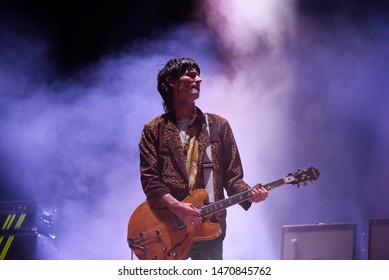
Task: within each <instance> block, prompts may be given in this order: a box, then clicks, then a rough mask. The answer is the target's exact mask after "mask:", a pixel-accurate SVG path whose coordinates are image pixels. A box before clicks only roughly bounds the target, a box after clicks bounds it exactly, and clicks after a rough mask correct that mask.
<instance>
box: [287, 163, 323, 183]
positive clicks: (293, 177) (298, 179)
mask: <svg viewBox="0 0 389 280" xmlns="http://www.w3.org/2000/svg"><path fill="white" fill-rule="evenodd" d="M319 175H320V172H319V170H318V169H316V168H314V167H309V168H306V169H299V170H297V171H296V172H294V173H290V174H288V176H287V183H288V184H292V185H297V187H299V188H300V187H301V184H303V185H304V186H305V185H307V183H308V182H309V183H312V181H315V180H317V179H318V178H319Z"/></svg>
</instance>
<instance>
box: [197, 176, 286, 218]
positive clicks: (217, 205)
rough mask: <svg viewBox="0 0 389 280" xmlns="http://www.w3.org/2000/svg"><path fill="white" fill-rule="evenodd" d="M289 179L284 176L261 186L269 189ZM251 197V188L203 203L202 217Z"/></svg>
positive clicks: (283, 183)
mask: <svg viewBox="0 0 389 280" xmlns="http://www.w3.org/2000/svg"><path fill="white" fill-rule="evenodd" d="M289 182H290V180H289V179H288V177H284V178H281V179H278V180H275V181H273V182H270V183H268V184H265V185H262V187H263V188H265V189H266V190H268V191H270V190H272V189H275V188H277V187H280V186H282V185H285V184H288V183H289ZM251 197H252V193H251V189H249V190H246V191H244V192H241V193H238V194H236V195H233V196H230V197H229V198H226V199H223V200H219V201H216V202H214V203H211V204H208V205H205V206H203V207H202V208H201V211H202V215H203V217H206V216H209V215H211V214H213V213H216V212H219V211H220V210H223V209H226V208H228V207H230V206H232V205H235V204H238V203H241V202H243V201H246V200H249V199H250V198H251Z"/></svg>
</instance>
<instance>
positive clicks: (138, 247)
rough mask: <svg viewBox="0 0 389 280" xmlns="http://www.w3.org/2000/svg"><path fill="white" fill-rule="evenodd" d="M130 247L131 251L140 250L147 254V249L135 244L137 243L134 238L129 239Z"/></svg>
mask: <svg viewBox="0 0 389 280" xmlns="http://www.w3.org/2000/svg"><path fill="white" fill-rule="evenodd" d="M127 243H128V247H130V249H131V250H134V249H139V250H141V251H142V252H143V253H147V247H143V246H139V245H137V244H135V241H134V239H133V238H127Z"/></svg>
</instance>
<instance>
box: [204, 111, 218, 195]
mask: <svg viewBox="0 0 389 280" xmlns="http://www.w3.org/2000/svg"><path fill="white" fill-rule="evenodd" d="M205 122H206V124H207V127H206V128H207V133H208V138H209V145H208V146H207V149H206V150H205V155H204V160H203V172H204V185H205V190H206V191H207V193H208V198H209V202H210V203H211V202H214V201H215V189H214V185H213V163H212V151H211V133H210V129H209V120H208V114H205Z"/></svg>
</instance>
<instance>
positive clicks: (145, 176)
mask: <svg viewBox="0 0 389 280" xmlns="http://www.w3.org/2000/svg"><path fill="white" fill-rule="evenodd" d="M157 82H158V85H157V88H158V91H159V93H160V94H161V96H162V99H163V105H164V109H165V114H163V115H161V116H158V117H156V118H154V119H153V120H151V121H150V122H148V123H147V124H146V125H145V126H144V129H143V132H142V135H141V139H140V143H139V151H140V174H141V183H142V188H143V190H144V192H145V194H146V196H147V199H148V200H149V201H150V200H158V201H159V202H162V203H163V204H164V205H165V206H166V207H168V208H169V209H170V211H171V212H173V213H174V214H175V215H176V216H178V217H179V218H180V219H181V220H182V221H183V222H184V223H185V224H194V225H197V224H200V223H201V221H202V217H201V211H200V210H199V209H197V208H196V207H195V206H193V205H192V204H191V203H187V202H182V200H183V199H184V198H185V197H187V196H188V195H189V193H190V192H191V191H192V190H195V189H204V188H206V187H207V186H208V185H211V187H210V188H209V187H207V192H208V193H209V195H210V201H211V202H212V201H218V200H221V199H223V198H224V193H223V188H224V189H225V190H226V192H227V194H228V196H231V195H234V194H236V193H239V192H242V191H245V190H247V189H249V188H250V186H249V185H248V184H247V183H246V182H245V181H244V180H243V170H242V163H241V160H240V156H239V152H238V148H237V144H236V142H235V139H234V136H233V133H232V130H231V127H230V125H229V123H228V121H227V120H226V119H224V118H222V117H220V116H218V115H215V114H204V113H203V112H202V111H201V110H200V109H199V108H198V107H196V106H195V100H196V99H197V98H199V96H200V84H201V82H202V79H201V77H200V68H199V66H198V64H197V63H196V62H195V61H194V60H193V59H190V58H178V59H171V60H169V61H168V62H167V63H166V64H165V66H164V67H163V68H162V69H161V70H160V71H159V73H158V77H157ZM208 125H209V126H208ZM209 145H210V147H211V149H210V151H211V154H210V158H211V164H208V165H207V167H205V164H204V162H205V161H206V158H209V157H208V154H207V152H206V150H207V147H208V146H209ZM206 168H211V169H212V172H213V176H210V177H212V178H208V179H206V178H205V173H206V171H205V170H206ZM209 180H211V183H209ZM267 195H268V192H267V191H266V190H265V189H264V188H263V187H262V185H261V184H260V183H257V184H256V185H255V186H254V188H252V198H251V199H250V200H249V201H245V202H242V203H241V206H242V207H243V208H244V209H245V210H248V209H249V207H250V206H251V202H260V201H263V200H265V198H266V197H267ZM211 221H212V222H215V223H219V224H220V226H221V229H222V231H221V234H220V236H219V237H218V238H216V239H214V240H210V241H199V242H197V243H196V244H195V245H194V246H193V248H192V250H191V253H190V255H189V257H190V258H191V259H202V260H204V259H208V260H209V259H219V260H221V259H223V239H224V237H225V235H226V210H223V211H220V212H218V213H216V214H214V215H213V216H212V217H211Z"/></svg>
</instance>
